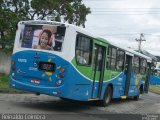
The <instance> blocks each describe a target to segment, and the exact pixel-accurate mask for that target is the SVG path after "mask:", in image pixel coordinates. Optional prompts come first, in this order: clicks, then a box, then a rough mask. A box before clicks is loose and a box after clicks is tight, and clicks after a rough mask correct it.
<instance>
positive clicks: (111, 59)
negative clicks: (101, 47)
mask: <svg viewBox="0 0 160 120" xmlns="http://www.w3.org/2000/svg"><path fill="white" fill-rule="evenodd" d="M116 54H117V49H116V48H115V47H109V49H108V55H107V68H108V69H112V70H115V69H116Z"/></svg>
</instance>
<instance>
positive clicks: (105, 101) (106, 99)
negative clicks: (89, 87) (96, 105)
mask: <svg viewBox="0 0 160 120" xmlns="http://www.w3.org/2000/svg"><path fill="white" fill-rule="evenodd" d="M111 99H112V88H111V87H110V86H107V88H106V91H105V93H104V97H103V100H102V101H101V105H102V106H103V107H105V106H108V105H109V104H110V102H111Z"/></svg>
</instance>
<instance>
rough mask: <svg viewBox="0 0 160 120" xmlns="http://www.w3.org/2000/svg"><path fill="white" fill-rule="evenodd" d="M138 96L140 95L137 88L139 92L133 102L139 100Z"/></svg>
mask: <svg viewBox="0 0 160 120" xmlns="http://www.w3.org/2000/svg"><path fill="white" fill-rule="evenodd" d="M139 95H140V88H139V91H138V95H136V96H134V98H133V99H134V100H135V101H138V100H139Z"/></svg>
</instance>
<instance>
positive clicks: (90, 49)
mask: <svg viewBox="0 0 160 120" xmlns="http://www.w3.org/2000/svg"><path fill="white" fill-rule="evenodd" d="M79 36H82V37H86V38H88V39H90V48H89V64H80V63H79V62H78V61H77V54H76V50H77V46H76V45H77V41H78V37H79ZM78 50H79V49H78ZM92 54H93V38H92V37H90V36H87V35H85V34H82V33H79V32H77V35H76V42H75V61H76V64H77V65H79V66H86V67H91V65H92V56H93V55H92Z"/></svg>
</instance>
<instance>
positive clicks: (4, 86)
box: [0, 75, 21, 93]
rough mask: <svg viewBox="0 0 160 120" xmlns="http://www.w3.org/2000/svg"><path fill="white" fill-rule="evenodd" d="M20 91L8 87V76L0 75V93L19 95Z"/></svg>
mask: <svg viewBox="0 0 160 120" xmlns="http://www.w3.org/2000/svg"><path fill="white" fill-rule="evenodd" d="M20 92H21V91H19V90H16V89H13V88H10V87H9V76H5V75H0V93H20Z"/></svg>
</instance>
